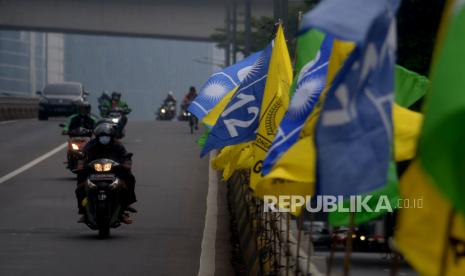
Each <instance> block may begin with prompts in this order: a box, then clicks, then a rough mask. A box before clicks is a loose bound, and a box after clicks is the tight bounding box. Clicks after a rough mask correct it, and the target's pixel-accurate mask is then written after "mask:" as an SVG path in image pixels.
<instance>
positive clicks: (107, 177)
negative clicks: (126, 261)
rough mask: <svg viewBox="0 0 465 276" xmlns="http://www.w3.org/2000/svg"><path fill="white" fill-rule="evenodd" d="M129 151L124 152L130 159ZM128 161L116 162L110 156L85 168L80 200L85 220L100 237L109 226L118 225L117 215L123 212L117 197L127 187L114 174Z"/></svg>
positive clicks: (105, 233)
mask: <svg viewBox="0 0 465 276" xmlns="http://www.w3.org/2000/svg"><path fill="white" fill-rule="evenodd" d="M131 157H132V154H128V156H127V158H128V160H130V159H131ZM128 162H129V164H119V163H118V162H116V161H114V160H110V159H98V160H94V161H92V162H90V163H89V164H88V165H87V167H86V168H85V169H86V170H88V172H89V176H88V177H87V181H86V182H85V193H86V197H85V198H84V200H83V204H82V205H83V206H84V208H85V219H86V220H85V223H86V225H87V226H88V227H89V228H90V229H92V230H98V235H99V237H100V238H106V237H108V236H109V235H110V228H116V227H119V226H120V225H121V222H120V218H121V216H122V215H123V214H124V208H123V206H122V205H121V198H122V195H123V193H124V192H125V191H124V190H125V189H127V187H126V185H125V183H124V181H123V180H121V179H120V178H119V177H118V175H119V172H121V170H127V169H128V166H130V161H128Z"/></svg>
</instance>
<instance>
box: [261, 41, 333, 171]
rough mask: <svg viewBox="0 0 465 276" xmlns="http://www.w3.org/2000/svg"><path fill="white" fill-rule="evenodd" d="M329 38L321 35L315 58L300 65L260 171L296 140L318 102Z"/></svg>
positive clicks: (323, 82) (329, 49)
mask: <svg viewBox="0 0 465 276" xmlns="http://www.w3.org/2000/svg"><path fill="white" fill-rule="evenodd" d="M332 45H333V39H332V38H331V36H328V35H327V36H325V39H324V40H323V42H322V44H321V48H320V50H319V51H318V53H317V55H316V57H315V58H314V59H313V60H311V61H309V62H308V63H307V64H305V66H304V67H303V68H302V70H301V72H300V75H299V78H298V80H297V86H296V90H295V93H294V96H293V97H292V100H291V103H290V105H289V108H288V110H287V111H286V113H285V114H284V117H283V119H282V120H281V123H280V125H279V128H278V132H277V134H276V136H275V138H274V140H273V143H272V144H271V147H270V148H269V149H268V153H267V155H266V158H265V160H264V161H263V167H262V173H263V174H264V175H266V174H268V173H269V172H270V171H271V169H272V168H273V165H274V164H275V163H276V161H278V159H279V158H280V157H281V155H282V154H283V153H284V152H286V151H287V150H288V149H289V148H290V147H291V146H292V145H293V144H294V143H295V142H297V140H298V139H299V135H300V131H301V130H302V128H303V126H304V124H305V121H306V120H307V118H308V116H309V115H310V113H312V111H313V108H314V107H315V105H316V103H317V102H318V98H319V97H320V94H321V92H322V91H323V89H324V87H325V83H326V73H327V71H328V62H329V57H330V56H331V49H332Z"/></svg>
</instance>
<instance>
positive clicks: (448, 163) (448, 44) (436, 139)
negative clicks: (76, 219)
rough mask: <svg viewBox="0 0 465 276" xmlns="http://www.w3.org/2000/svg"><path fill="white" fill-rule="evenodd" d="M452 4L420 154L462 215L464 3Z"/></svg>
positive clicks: (435, 69)
mask: <svg viewBox="0 0 465 276" xmlns="http://www.w3.org/2000/svg"><path fill="white" fill-rule="evenodd" d="M451 3H452V6H451V7H452V10H451V12H450V13H449V16H447V17H445V19H443V22H444V24H445V26H447V27H446V29H445V32H444V40H443V41H442V47H441V48H438V47H436V48H437V49H436V50H435V51H436V52H435V54H436V55H435V63H436V64H433V70H432V78H431V92H430V94H429V95H428V98H427V102H426V106H425V123H424V125H423V129H422V135H421V139H420V143H419V157H420V162H421V165H422V166H423V169H424V170H425V172H426V173H428V174H429V175H430V176H431V177H432V179H433V180H434V181H433V182H434V184H435V185H437V188H438V190H439V191H441V192H442V193H443V195H445V197H446V198H447V199H448V200H450V201H451V203H452V205H453V207H454V208H457V209H458V210H459V211H460V212H461V213H462V214H465V200H464V195H465V185H464V183H463V181H464V179H465V170H464V166H463V165H464V164H465V146H464V141H465V129H464V128H463V122H464V121H465V97H464V89H465V35H464V34H465V5H464V2H463V1H455V2H451Z"/></svg>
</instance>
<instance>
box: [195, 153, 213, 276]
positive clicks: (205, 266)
mask: <svg viewBox="0 0 465 276" xmlns="http://www.w3.org/2000/svg"><path fill="white" fill-rule="evenodd" d="M215 156H216V151H215V152H211V153H210V165H209V168H208V194H207V208H206V209H207V210H206V214H205V227H204V229H203V238H202V250H201V253H200V267H199V272H198V273H197V275H198V276H210V275H211V276H213V275H215V256H216V252H215V243H216V228H217V215H218V205H217V196H218V172H217V171H215V170H214V169H213V168H212V164H211V161H212V160H213V158H214V157H215Z"/></svg>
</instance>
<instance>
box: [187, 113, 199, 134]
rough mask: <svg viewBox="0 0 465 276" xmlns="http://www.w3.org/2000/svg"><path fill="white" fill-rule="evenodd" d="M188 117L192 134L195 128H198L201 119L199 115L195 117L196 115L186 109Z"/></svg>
mask: <svg viewBox="0 0 465 276" xmlns="http://www.w3.org/2000/svg"><path fill="white" fill-rule="evenodd" d="M186 117H187V120H188V121H189V128H190V131H191V134H193V133H194V129H198V122H199V119H197V117H195V115H194V114H192V113H190V112H189V111H186Z"/></svg>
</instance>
